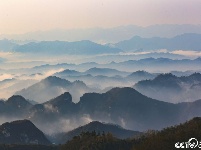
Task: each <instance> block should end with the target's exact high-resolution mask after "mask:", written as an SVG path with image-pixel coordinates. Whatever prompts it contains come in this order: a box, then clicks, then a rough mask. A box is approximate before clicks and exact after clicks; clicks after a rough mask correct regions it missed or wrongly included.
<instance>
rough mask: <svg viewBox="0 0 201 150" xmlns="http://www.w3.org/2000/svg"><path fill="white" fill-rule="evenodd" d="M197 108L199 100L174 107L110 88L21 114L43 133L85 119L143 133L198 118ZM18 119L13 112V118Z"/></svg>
mask: <svg viewBox="0 0 201 150" xmlns="http://www.w3.org/2000/svg"><path fill="white" fill-rule="evenodd" d="M170 86H171V84H170ZM200 108H201V101H200V100H197V101H195V102H188V103H187V102H183V103H178V104H173V103H168V102H163V101H159V100H155V99H152V98H149V97H146V96H144V95H142V94H141V93H139V92H138V91H136V90H135V89H133V88H128V87H127V88H113V89H111V90H109V91H108V92H106V93H103V94H99V93H85V94H84V95H83V96H82V97H81V98H80V101H79V102H78V103H74V102H73V101H72V97H71V95H70V94H69V93H64V94H62V95H61V96H58V97H56V98H54V99H51V100H49V101H47V102H45V103H42V104H36V105H34V106H31V107H30V108H29V109H28V110H27V111H26V112H24V114H25V116H26V118H29V119H30V120H32V121H33V122H34V124H36V125H37V126H38V127H39V128H40V129H44V130H48V129H51V128H53V127H56V128H55V129H54V130H55V131H57V130H58V127H57V126H60V125H62V124H63V123H65V125H69V126H74V128H75V127H78V126H79V125H83V124H82V122H83V121H84V120H86V121H87V120H98V121H101V122H109V123H114V124H118V125H121V126H122V127H124V128H127V129H131V130H135V131H145V130H148V129H161V128H164V127H167V126H171V125H175V124H178V123H181V122H184V121H185V120H189V119H191V118H193V117H197V116H201V113H200ZM7 111H8V110H7ZM10 111H11V112H12V110H10ZM18 116H19V115H18V114H17V113H16V116H15V117H18ZM83 119H84V120H83ZM71 121H72V122H71ZM159 122H160V123H159ZM54 123H56V124H54ZM48 127H49V128H48ZM60 129H62V128H61V126H60ZM71 129H72V128H71Z"/></svg>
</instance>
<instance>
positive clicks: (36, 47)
mask: <svg viewBox="0 0 201 150" xmlns="http://www.w3.org/2000/svg"><path fill="white" fill-rule="evenodd" d="M14 51H16V52H22V53H46V54H48V55H59V54H60V55H63V54H73V55H94V54H104V53H118V52H120V51H121V50H120V49H118V48H111V47H109V46H104V45H100V44H96V43H93V42H91V41H88V40H85V41H77V42H65V41H42V42H38V43H35V42H31V43H28V44H24V45H19V46H17V47H16V48H14Z"/></svg>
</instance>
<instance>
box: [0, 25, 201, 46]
mask: <svg viewBox="0 0 201 150" xmlns="http://www.w3.org/2000/svg"><path fill="white" fill-rule="evenodd" d="M184 33H201V26H200V25H191V24H180V25H178V24H161V25H151V26H147V27H140V26H136V25H128V26H119V27H114V28H88V29H72V30H61V29H57V30H49V31H36V32H30V33H26V34H20V35H1V36H0V38H8V39H16V40H27V39H28V40H33V39H34V40H39V41H44V40H45V41H47V40H50V41H53V40H62V41H79V40H83V39H86V40H90V41H94V42H98V43H116V42H119V41H122V40H125V39H130V38H131V37H133V36H134V35H138V36H141V37H148V38H150V37H174V36H176V35H180V34H184Z"/></svg>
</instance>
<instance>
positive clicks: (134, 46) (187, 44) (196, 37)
mask: <svg viewBox="0 0 201 150" xmlns="http://www.w3.org/2000/svg"><path fill="white" fill-rule="evenodd" d="M200 40H201V34H196V33H185V34H182V35H178V36H175V37H173V38H160V37H153V38H141V37H139V36H134V37H133V38H131V39H130V40H126V41H122V42H119V43H117V44H116V47H118V48H120V49H123V50H132V51H136V50H140V49H141V50H155V49H167V50H196V51H200V50H201V48H200V47H201V44H200V43H199V41H200Z"/></svg>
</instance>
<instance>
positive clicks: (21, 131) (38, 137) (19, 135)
mask: <svg viewBox="0 0 201 150" xmlns="http://www.w3.org/2000/svg"><path fill="white" fill-rule="evenodd" d="M0 143H1V144H40V145H50V144H51V143H50V142H49V141H48V140H47V138H46V137H45V135H44V134H43V132H41V131H40V130H39V129H38V128H37V127H36V126H35V125H34V124H33V123H32V122H30V121H29V120H19V121H13V122H10V123H4V124H2V125H1V126H0Z"/></svg>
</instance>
